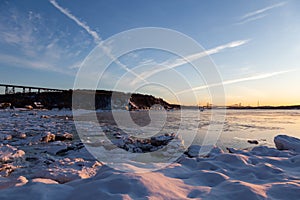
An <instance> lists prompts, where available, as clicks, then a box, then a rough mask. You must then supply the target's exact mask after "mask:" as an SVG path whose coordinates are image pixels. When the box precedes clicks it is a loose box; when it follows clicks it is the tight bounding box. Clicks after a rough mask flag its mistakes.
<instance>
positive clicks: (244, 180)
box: [0, 136, 300, 200]
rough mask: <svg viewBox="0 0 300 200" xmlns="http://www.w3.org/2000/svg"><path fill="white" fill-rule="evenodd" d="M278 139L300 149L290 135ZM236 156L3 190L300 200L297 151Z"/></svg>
mask: <svg viewBox="0 0 300 200" xmlns="http://www.w3.org/2000/svg"><path fill="white" fill-rule="evenodd" d="M276 138H277V139H276V141H281V140H278V139H282V138H284V141H292V143H293V145H292V147H294V146H297V145H298V143H297V141H298V140H295V139H293V138H290V137H288V136H278V137H276ZM191 149H193V151H194V150H196V149H197V148H196V147H193V148H191ZM284 149H286V148H284ZM231 151H234V153H226V152H223V151H221V150H220V149H218V148H214V149H213V150H212V153H210V154H209V156H208V157H199V156H197V155H195V156H196V157H192V154H190V155H189V157H188V156H186V155H183V156H182V157H181V158H180V159H179V160H178V162H176V163H173V164H171V165H169V166H168V167H166V168H164V169H161V170H158V171H156V172H148V173H124V172H120V171H116V170H114V169H111V168H109V167H107V166H102V167H101V168H100V170H99V171H98V172H97V174H96V175H95V176H94V177H91V178H88V179H82V180H75V181H71V182H68V183H65V184H58V183H57V182H55V181H51V179H50V180H49V179H33V180H31V181H29V182H28V183H26V184H21V185H22V186H19V187H16V186H15V187H11V188H8V189H3V190H1V192H0V199H17V198H22V199H53V198H55V199H85V198H86V199H87V198H89V199H95V198H97V199H144V198H153V199H193V198H200V199H201V198H204V199H243V200H247V199H249V200H252V199H289V200H293V199H295V200H296V199H299V194H300V180H299V179H300V154H299V153H298V152H295V151H294V148H293V151H281V150H278V149H275V148H269V147H256V148H254V149H252V150H250V151H246V150H236V149H231ZM25 191H29V192H26V195H24V194H25ZM33 191H35V192H33ZM283 191H284V192H283Z"/></svg>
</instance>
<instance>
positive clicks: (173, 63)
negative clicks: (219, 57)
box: [131, 39, 250, 85]
mask: <svg viewBox="0 0 300 200" xmlns="http://www.w3.org/2000/svg"><path fill="white" fill-rule="evenodd" d="M249 41H250V39H247V40H237V41H233V42H230V43H227V44H223V45H220V46H217V47H214V48H212V49H208V50H206V51H202V52H199V53H196V54H192V55H188V56H186V57H185V58H178V59H173V60H167V61H165V62H162V63H156V66H155V65H154V69H150V70H149V71H145V72H143V73H142V74H141V75H140V77H139V79H135V80H133V81H132V83H131V84H132V85H135V84H136V83H137V82H139V81H140V79H147V78H149V77H151V76H153V75H154V74H157V73H159V72H161V71H164V70H168V69H172V68H175V67H179V66H181V65H184V64H187V63H190V62H193V61H195V60H197V59H200V58H203V57H205V56H209V55H213V54H217V53H220V52H222V51H223V50H225V49H230V48H235V47H239V46H242V45H244V44H246V43H248V42H249Z"/></svg>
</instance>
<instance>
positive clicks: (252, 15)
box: [236, 2, 287, 25]
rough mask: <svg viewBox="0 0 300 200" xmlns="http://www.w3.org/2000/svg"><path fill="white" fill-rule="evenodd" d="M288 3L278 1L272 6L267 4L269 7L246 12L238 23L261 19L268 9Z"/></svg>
mask: <svg viewBox="0 0 300 200" xmlns="http://www.w3.org/2000/svg"><path fill="white" fill-rule="evenodd" d="M286 3H287V2H280V3H277V4H273V5H271V6H267V7H265V8H262V9H258V10H255V11H252V12H249V13H246V14H245V15H243V16H242V17H241V18H240V22H238V23H236V24H238V25H241V24H245V23H248V22H251V21H254V20H258V19H261V18H263V17H265V16H267V14H266V12H267V11H269V10H272V9H274V8H278V7H281V6H284V5H285V4H286Z"/></svg>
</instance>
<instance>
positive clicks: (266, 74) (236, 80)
mask: <svg viewBox="0 0 300 200" xmlns="http://www.w3.org/2000/svg"><path fill="white" fill-rule="evenodd" d="M293 71H296V70H294V69H293V70H285V71H278V72H271V73H264V74H258V75H254V76H249V77H244V78H238V79H232V80H227V81H223V82H222V83H214V84H210V85H203V86H199V87H194V88H191V89H187V90H182V91H180V92H177V94H183V93H187V92H195V91H198V90H203V89H208V88H211V87H217V86H222V85H229V84H234V83H241V82H245V81H254V80H260V79H265V78H270V77H273V76H277V75H280V74H285V73H289V72H293Z"/></svg>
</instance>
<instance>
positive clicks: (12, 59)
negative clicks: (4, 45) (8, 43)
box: [0, 54, 73, 75]
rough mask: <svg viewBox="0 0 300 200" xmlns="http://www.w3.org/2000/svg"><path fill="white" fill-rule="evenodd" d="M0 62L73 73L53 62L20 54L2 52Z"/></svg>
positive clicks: (68, 73)
mask: <svg viewBox="0 0 300 200" xmlns="http://www.w3.org/2000/svg"><path fill="white" fill-rule="evenodd" d="M0 62H1V63H3V64H6V63H9V64H10V65H11V66H16V67H23V68H30V69H38V70H46V71H54V72H59V73H62V74H67V75H73V74H72V73H70V72H69V71H66V70H63V69H61V68H58V67H56V66H54V65H52V64H51V63H49V62H47V61H43V60H32V59H28V58H24V57H20V56H13V55H7V54H0Z"/></svg>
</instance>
